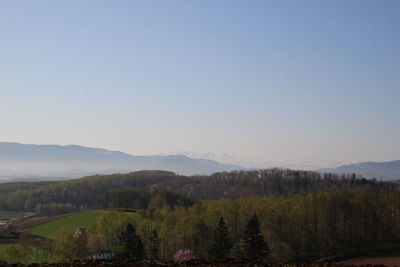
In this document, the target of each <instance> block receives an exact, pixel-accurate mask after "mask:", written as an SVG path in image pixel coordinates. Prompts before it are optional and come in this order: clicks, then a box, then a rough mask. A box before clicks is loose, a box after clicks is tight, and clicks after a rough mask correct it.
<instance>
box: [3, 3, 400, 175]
mask: <svg viewBox="0 0 400 267" xmlns="http://www.w3.org/2000/svg"><path fill="white" fill-rule="evenodd" d="M399 14H400V1H395V0H394V1H378V0H376V1H366V0H359V1H355V0H354V1H348V0H342V1H339V0H338V1H319V0H318V1H295V0H293V1H264V0H263V1H245V0H243V1H232V0H229V1H205V0H199V1H186V0H182V1H170V0H169V1H161V0H160V1H149V0H144V1H133V0H132V1H122V0H121V1H111V0H109V1H100V0H91V1H90V0H88V1H80V0H76V1H73V0H66V1H53V0H49V1H40V0H37V1H18V0H0V141H15V142H22V143H35V144H48V143H52V144H80V145H85V146H92V147H103V148H107V149H113V150H122V151H124V152H128V153H131V154H167V153H175V152H178V151H193V152H202V153H205V152H212V153H215V154H221V153H228V154H231V155H234V156H235V157H236V158H238V159H246V160H252V161H257V162H264V163H265V164H266V165H267V163H268V164H269V163H270V164H275V165H276V164H280V165H284V164H285V165H287V166H295V165H301V166H306V165H307V166H315V167H319V166H333V165H336V164H340V163H350V162H358V161H367V160H368V161H369V160H370V161H385V160H394V159H400V16H399Z"/></svg>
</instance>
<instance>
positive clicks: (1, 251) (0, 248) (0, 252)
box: [0, 244, 11, 257]
mask: <svg viewBox="0 0 400 267" xmlns="http://www.w3.org/2000/svg"><path fill="white" fill-rule="evenodd" d="M10 246H11V244H0V257H1V255H3V254H5V253H6V250H7V248H9V247H10Z"/></svg>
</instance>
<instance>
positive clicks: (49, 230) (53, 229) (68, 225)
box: [26, 211, 104, 239]
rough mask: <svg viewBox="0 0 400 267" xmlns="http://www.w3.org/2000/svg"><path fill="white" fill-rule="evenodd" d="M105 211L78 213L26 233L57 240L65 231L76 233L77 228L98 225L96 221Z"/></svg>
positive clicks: (30, 229)
mask: <svg viewBox="0 0 400 267" xmlns="http://www.w3.org/2000/svg"><path fill="white" fill-rule="evenodd" d="M103 212H104V211H90V212H84V213H77V214H73V215H70V216H67V217H63V218H60V219H57V220H55V221H51V222H48V223H44V224H41V225H38V226H35V227H32V228H29V229H26V231H29V232H31V233H32V234H35V235H40V236H43V237H46V238H49V239H55V238H56V236H57V233H58V232H59V231H60V230H61V229H64V230H66V231H68V232H74V231H75V230H76V228H77V227H80V226H83V227H86V228H88V227H91V226H94V225H95V224H96V219H97V217H98V216H99V215H101V214H102V213H103Z"/></svg>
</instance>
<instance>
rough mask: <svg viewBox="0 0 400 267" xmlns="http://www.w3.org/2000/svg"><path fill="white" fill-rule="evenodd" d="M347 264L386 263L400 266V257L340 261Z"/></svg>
mask: <svg viewBox="0 0 400 267" xmlns="http://www.w3.org/2000/svg"><path fill="white" fill-rule="evenodd" d="M340 263H342V264H345V265H366V264H372V265H380V264H382V265H386V266H391V267H393V266H400V257H375V258H355V259H351V260H347V261H343V262H340Z"/></svg>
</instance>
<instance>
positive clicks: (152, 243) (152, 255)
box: [147, 230, 161, 260]
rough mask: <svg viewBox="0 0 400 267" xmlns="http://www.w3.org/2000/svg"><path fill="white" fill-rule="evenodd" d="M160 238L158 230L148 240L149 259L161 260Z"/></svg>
mask: <svg viewBox="0 0 400 267" xmlns="http://www.w3.org/2000/svg"><path fill="white" fill-rule="evenodd" d="M160 242H161V241H160V238H159V237H158V233H157V231H156V230H153V232H151V236H150V237H149V239H148V247H147V252H148V257H149V259H150V260H158V259H159V258H160Z"/></svg>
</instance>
